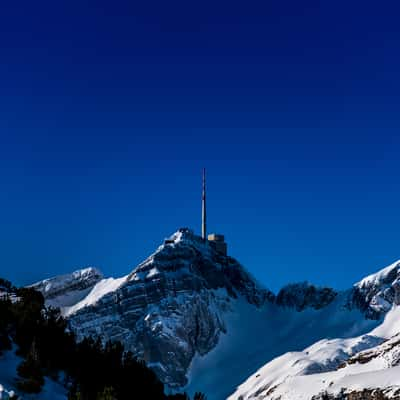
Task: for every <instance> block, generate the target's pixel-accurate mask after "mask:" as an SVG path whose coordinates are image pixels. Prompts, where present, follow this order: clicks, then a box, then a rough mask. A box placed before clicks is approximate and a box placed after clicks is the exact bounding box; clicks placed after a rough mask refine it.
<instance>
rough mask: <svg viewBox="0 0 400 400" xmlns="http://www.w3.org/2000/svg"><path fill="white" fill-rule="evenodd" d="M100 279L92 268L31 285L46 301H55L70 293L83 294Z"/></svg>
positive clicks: (101, 275) (95, 269)
mask: <svg viewBox="0 0 400 400" xmlns="http://www.w3.org/2000/svg"><path fill="white" fill-rule="evenodd" d="M101 279H103V274H102V273H101V272H100V271H99V270H98V269H97V268H93V267H89V268H85V269H80V270H77V271H74V272H72V273H71V274H65V275H59V276H56V277H54V278H49V279H45V280H43V281H40V282H38V283H35V284H33V285H31V287H32V288H34V289H36V290H38V291H40V292H42V294H43V296H44V297H45V299H46V300H50V299H55V298H57V297H61V296H63V295H68V294H70V293H71V292H83V291H87V290H88V289H91V288H92V287H93V286H95V285H96V283H98V282H99V281H100V280H101Z"/></svg>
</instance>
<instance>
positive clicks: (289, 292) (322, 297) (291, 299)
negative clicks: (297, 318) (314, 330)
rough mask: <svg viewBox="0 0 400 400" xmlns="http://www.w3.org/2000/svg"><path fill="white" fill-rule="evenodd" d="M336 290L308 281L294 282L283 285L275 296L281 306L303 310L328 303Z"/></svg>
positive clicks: (334, 295)
mask: <svg viewBox="0 0 400 400" xmlns="http://www.w3.org/2000/svg"><path fill="white" fill-rule="evenodd" d="M336 295H337V292H335V291H334V290H333V289H331V288H328V287H316V286H314V285H311V284H310V283H308V282H302V283H294V284H290V285H287V286H285V287H283V288H282V289H281V290H280V291H279V293H278V295H277V296H276V303H277V304H278V305H281V306H285V307H291V308H295V309H296V310H297V311H303V310H304V309H306V308H309V307H310V308H314V309H315V310H318V309H320V308H323V307H325V306H327V305H328V304H330V303H331V302H332V301H333V300H334V299H335V297H336Z"/></svg>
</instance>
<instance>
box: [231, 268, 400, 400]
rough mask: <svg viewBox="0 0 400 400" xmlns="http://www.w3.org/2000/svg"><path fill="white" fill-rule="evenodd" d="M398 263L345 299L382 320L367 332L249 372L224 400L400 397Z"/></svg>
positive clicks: (326, 342)
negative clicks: (381, 317) (226, 399)
mask: <svg viewBox="0 0 400 400" xmlns="http://www.w3.org/2000/svg"><path fill="white" fill-rule="evenodd" d="M399 276H400V263H399V262H396V263H394V264H392V265H390V266H389V267H387V268H385V269H383V270H382V271H380V272H378V273H377V274H373V275H370V276H368V277H366V278H365V279H363V280H362V281H360V282H358V283H357V284H355V285H354V287H353V290H352V291H351V297H350V299H352V300H353V303H352V304H351V305H352V306H358V307H360V308H361V309H362V310H363V312H364V313H365V315H366V316H368V317H378V316H381V315H383V314H384V313H385V312H387V313H386V315H385V318H384V320H383V321H382V322H381V323H380V324H379V325H378V326H377V327H376V328H374V329H372V330H371V331H370V332H369V333H368V334H366V335H361V336H355V337H352V338H347V339H344V338H340V339H323V340H320V341H318V342H316V343H314V344H313V345H312V346H309V347H307V348H306V349H304V350H303V351H297V352H288V353H285V354H283V355H282V356H280V357H277V358H275V359H273V360H272V361H270V362H268V363H267V364H266V365H264V366H263V367H262V368H260V369H259V370H258V371H257V372H255V373H254V374H253V375H251V376H250V377H249V378H248V379H247V380H246V381H245V382H244V383H243V384H241V385H240V386H239V387H238V388H237V390H236V391H235V392H234V393H233V394H232V395H231V396H230V397H229V400H250V399H251V400H260V399H263V400H293V399H298V400H300V399H304V400H306V399H309V400H324V399H326V400H329V399H330V400H335V399H337V400H340V399H349V400H351V399H363V400H368V399H376V400H385V399H400V307H398V304H399V303H398V299H399V286H398V279H399Z"/></svg>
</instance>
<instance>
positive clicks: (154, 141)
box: [0, 0, 400, 290]
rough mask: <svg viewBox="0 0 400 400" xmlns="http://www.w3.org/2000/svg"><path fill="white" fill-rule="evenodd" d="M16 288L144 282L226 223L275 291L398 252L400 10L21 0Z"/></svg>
mask: <svg viewBox="0 0 400 400" xmlns="http://www.w3.org/2000/svg"><path fill="white" fill-rule="evenodd" d="M0 11H1V12H0V138H1V142H0V184H1V196H0V217H1V225H0V275H2V276H4V277H6V278H8V279H11V280H13V281H14V282H15V283H17V284H26V283H29V282H32V281H35V280H39V279H42V278H45V277H49V276H52V275H54V274H59V273H65V272H68V271H71V270H74V269H76V268H79V267H81V266H87V265H96V266H98V267H99V268H101V269H102V270H103V271H104V273H105V274H106V275H113V276H119V275H122V274H125V273H128V272H129V271H130V269H131V268H133V267H134V266H135V265H136V264H137V263H139V262H140V261H141V260H143V259H144V258H145V257H146V256H147V255H148V254H149V253H150V252H152V251H153V250H154V249H155V247H156V246H157V245H158V244H160V243H161V241H162V240H163V238H164V237H166V236H168V235H169V234H171V233H172V232H174V231H175V230H176V229H177V228H179V227H180V226H190V227H193V228H194V229H196V230H197V231H198V232H199V231H200V198H201V197H200V195H201V186H200V183H201V182H200V175H201V168H202V167H203V166H205V167H206V168H207V169H208V175H209V179H208V181H209V197H208V199H209V202H208V204H209V210H208V212H209V227H210V230H213V231H217V232H220V233H224V234H225V235H226V238H227V240H228V243H229V250H230V253H231V254H232V255H233V256H235V257H237V258H238V259H239V260H240V261H241V262H242V263H243V264H244V265H245V266H246V267H247V268H248V269H249V270H250V271H251V272H252V273H253V274H254V275H255V276H256V277H257V278H258V279H259V280H260V281H261V282H263V283H265V284H266V285H267V286H269V287H270V288H272V289H274V290H277V289H278V288H279V287H280V286H282V285H283V284H284V283H287V282H290V281H301V280H310V281H312V282H315V283H317V284H329V285H332V286H334V287H337V288H344V287H347V286H349V285H351V284H352V283H353V282H354V281H356V280H357V279H359V278H361V277H363V276H364V275H366V274H368V273H371V272H373V271H375V270H376V269H378V268H380V267H383V266H385V265H386V264H388V263H390V262H392V261H394V260H396V259H397V258H400V246H399V233H398V227H399V226H400V214H399V207H400V202H399V195H400V187H399V172H400V166H399V161H398V160H399V144H400V137H399V136H400V135H399V128H400V120H399V118H400V114H399V110H400V108H399V107H400V98H399V93H400V74H399V71H400V41H399V40H400V31H399V29H400V28H399V23H398V16H399V11H400V10H399V6H398V2H394V1H387V2H386V1H385V2H376V1H373V2H372V1H354V2H353V1H351V2H349V1H342V0H339V1H335V2H332V1H309V0H305V1H298V0H296V1H294V0H290V1H289V0H283V1H262V2H243V1H240V2H235V1H233V2H232V1H231V2H209V3H208V2H197V3H194V2H188V1H185V2H175V1H172V2H165V1H162V2H157V3H154V2H134V1H126V2H120V1H99V0H96V1H91V2H86V1H82V0H81V1H79V2H75V1H51V2H50V1H49V2H46V1H43V2H42V1H41V2H32V1H26V0H22V1H18V2H16V1H13V2H7V4H6V3H4V4H2V5H1V10H0Z"/></svg>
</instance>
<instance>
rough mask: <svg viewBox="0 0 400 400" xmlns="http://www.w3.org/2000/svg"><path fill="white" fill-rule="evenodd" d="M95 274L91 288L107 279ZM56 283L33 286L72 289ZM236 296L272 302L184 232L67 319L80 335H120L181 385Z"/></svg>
mask: <svg viewBox="0 0 400 400" xmlns="http://www.w3.org/2000/svg"><path fill="white" fill-rule="evenodd" d="M83 275H85V274H83ZM90 275H93V279H90V280H88V281H87V280H85V281H84V285H83V286H85V285H86V287H89V286H90V287H93V283H96V282H98V280H99V279H101V276H100V275H99V274H97V273H94V272H92V273H91V274H90ZM58 281H59V280H56V282H58ZM64 281H65V279H64ZM53 282H54V280H53V281H52V280H50V282H49V280H48V281H44V282H42V283H40V284H36V285H34V287H35V288H37V289H39V290H41V291H42V292H43V294H44V295H45V296H46V298H47V299H50V300H51V299H53V298H54V297H55V296H58V297H59V295H60V293H64V294H65V291H68V290H69V289H71V286H72V285H68V287H67V288H66V287H64V288H63V289H61V288H59V287H57V285H55V287H54V285H53V286H51V284H53ZM67 282H69V281H68V280H67ZM81 283H82V280H80V281H79V282H77V283H76V285H74V286H73V287H74V289H75V287H77V285H80V284H81ZM97 285H101V282H100V283H97ZM79 288H80V289H81V286H79ZM93 290H94V289H93ZM90 296H91V294H90V293H89V295H88V297H90ZM237 297H242V298H244V299H245V300H246V301H247V302H248V303H249V304H252V305H254V306H255V307H260V306H262V305H263V304H265V303H266V302H269V301H273V300H274V296H273V294H272V293H271V292H270V291H268V290H266V289H264V288H261V287H260V286H258V285H257V284H256V283H255V281H254V279H253V278H252V277H251V276H250V275H249V274H248V273H247V272H246V271H245V270H244V268H243V267H242V266H241V265H240V264H239V263H238V262H237V261H236V260H234V259H233V258H231V257H228V256H223V255H221V254H219V253H217V252H216V251H215V250H213V248H212V247H211V246H209V244H208V243H205V242H203V240H202V239H201V238H200V237H198V236H196V235H194V234H193V233H192V232H191V231H190V230H188V229H181V230H179V231H178V232H177V233H175V234H174V235H173V236H172V237H170V238H169V239H168V240H166V241H165V242H164V244H163V245H161V246H160V247H159V248H158V249H157V251H156V252H155V253H154V254H152V255H151V256H150V257H149V258H148V259H146V260H145V261H144V262H143V263H142V264H140V265H139V266H138V267H137V268H135V269H134V270H133V271H132V272H131V273H130V274H129V275H128V276H127V277H125V278H123V281H122V283H119V284H118V287H117V289H116V290H112V291H109V292H107V293H106V294H103V293H102V294H101V295H100V296H99V297H98V298H96V299H95V301H92V302H91V304H89V305H86V306H85V307H82V308H79V309H77V310H76V312H73V313H70V315H69V320H70V324H71V327H72V329H73V330H74V331H75V332H76V333H77V335H78V338H83V337H84V336H87V335H94V336H100V337H101V338H102V339H103V340H120V341H122V342H123V343H124V345H125V347H126V349H128V350H131V351H132V352H133V353H134V354H135V355H137V356H138V357H140V358H143V359H144V360H145V361H146V363H147V364H148V365H149V366H150V367H152V368H153V369H154V370H155V372H156V373H157V374H158V376H159V377H160V378H161V379H162V380H163V381H164V382H165V383H167V384H169V385H170V386H182V385H185V384H186V382H187V378H186V373H187V369H188V367H189V365H190V363H191V361H192V359H193V357H194V356H195V354H199V355H204V354H206V353H208V352H209V351H210V350H211V349H213V348H214V347H215V346H216V344H217V343H218V340H219V337H220V334H221V333H222V332H225V331H226V326H225V322H224V317H223V315H224V313H225V312H227V311H228V310H229V309H230V303H231V301H232V300H233V299H235V298H237Z"/></svg>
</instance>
